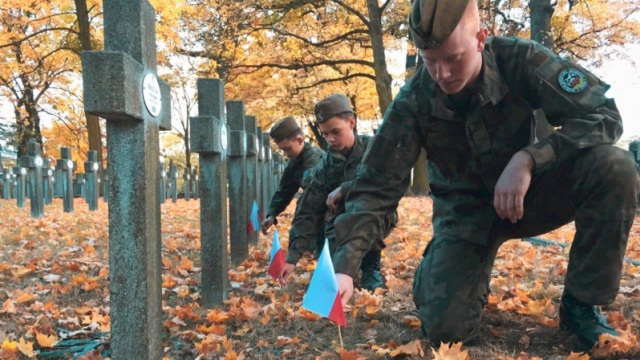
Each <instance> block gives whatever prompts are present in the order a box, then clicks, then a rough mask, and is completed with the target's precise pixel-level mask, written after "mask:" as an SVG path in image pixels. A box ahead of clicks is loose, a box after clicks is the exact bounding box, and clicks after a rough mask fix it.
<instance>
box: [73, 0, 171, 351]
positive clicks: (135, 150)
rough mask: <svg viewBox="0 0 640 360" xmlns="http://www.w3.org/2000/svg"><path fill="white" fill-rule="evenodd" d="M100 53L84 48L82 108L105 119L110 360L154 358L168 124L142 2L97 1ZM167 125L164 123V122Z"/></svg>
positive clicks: (158, 340) (150, 16) (149, 13)
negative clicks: (162, 161)
mask: <svg viewBox="0 0 640 360" xmlns="http://www.w3.org/2000/svg"><path fill="white" fill-rule="evenodd" d="M103 13H104V49H105V51H91V52H83V54H82V68H83V85H84V104H85V111H86V112H87V113H89V114H94V115H98V116H100V117H102V118H105V119H106V120H107V145H108V146H107V152H108V159H109V164H108V166H109V167H108V171H109V288H110V299H111V302H110V306H111V312H110V315H111V350H112V354H111V358H113V359H139V360H143V359H161V358H162V356H163V351H162V307H161V303H162V279H161V271H162V267H161V234H160V202H159V201H158V194H159V191H158V157H159V155H160V149H159V144H158V143H159V136H158V134H159V133H158V131H159V128H160V126H161V124H164V125H163V126H164V127H169V126H170V122H171V111H170V107H171V105H170V102H169V101H170V96H169V87H168V86H167V85H166V84H165V83H164V82H163V81H161V80H158V76H157V74H156V61H157V59H156V43H155V11H154V9H153V7H152V6H151V5H150V4H149V2H148V1H147V0H110V1H104V2H103ZM167 124H169V125H167Z"/></svg>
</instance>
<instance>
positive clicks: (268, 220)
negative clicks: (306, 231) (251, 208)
mask: <svg viewBox="0 0 640 360" xmlns="http://www.w3.org/2000/svg"><path fill="white" fill-rule="evenodd" d="M269 136H271V138H272V139H273V141H274V142H275V143H276V145H277V146H278V149H280V150H281V151H282V152H283V153H284V155H285V156H286V157H288V158H289V162H288V163H287V166H286V167H285V168H284V171H283V172H282V178H281V179H280V184H279V185H278V190H277V191H276V192H275V193H274V194H273V197H272V198H271V203H270V204H269V211H268V212H267V216H266V217H265V219H264V221H262V223H261V224H260V228H261V229H262V233H263V234H265V235H266V234H267V230H268V229H269V228H270V227H271V226H272V225H274V224H277V221H278V220H277V216H278V215H280V213H282V212H283V211H284V210H285V209H286V208H287V206H289V203H291V200H292V199H293V197H294V196H295V195H296V194H297V193H298V190H299V189H302V190H303V191H305V190H306V188H307V186H308V185H309V181H310V179H311V173H312V172H313V168H314V167H315V166H316V165H318V164H319V163H320V161H322V155H324V151H322V150H321V149H318V148H317V147H314V146H311V144H309V143H308V142H306V141H304V134H303V133H302V129H300V126H298V123H297V122H296V119H294V117H293V116H287V117H285V118H282V119H280V120H278V122H276V123H275V124H274V125H273V126H272V127H271V131H269ZM323 243H324V235H323V234H322V233H321V232H320V233H319V234H318V236H317V238H316V242H315V243H314V244H312V246H311V250H312V251H313V250H314V248H315V247H316V246H317V244H319V245H320V246H322V244H323Z"/></svg>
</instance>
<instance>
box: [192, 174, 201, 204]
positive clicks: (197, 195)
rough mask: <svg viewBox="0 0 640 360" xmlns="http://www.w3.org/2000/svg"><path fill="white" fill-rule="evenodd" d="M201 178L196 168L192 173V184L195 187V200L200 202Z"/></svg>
mask: <svg viewBox="0 0 640 360" xmlns="http://www.w3.org/2000/svg"><path fill="white" fill-rule="evenodd" d="M199 182H200V177H199V176H198V167H197V166H196V167H194V168H193V170H192V171H191V183H192V185H193V199H194V200H198V199H199V198H200V186H199V185H200V184H199Z"/></svg>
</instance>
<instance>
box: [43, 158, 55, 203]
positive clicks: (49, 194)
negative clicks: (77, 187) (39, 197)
mask: <svg viewBox="0 0 640 360" xmlns="http://www.w3.org/2000/svg"><path fill="white" fill-rule="evenodd" d="M42 184H43V188H42V191H43V196H44V204H45V205H51V203H52V202H53V170H51V160H49V159H44V160H43V161H42Z"/></svg>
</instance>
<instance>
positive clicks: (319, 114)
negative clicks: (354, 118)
mask: <svg viewBox="0 0 640 360" xmlns="http://www.w3.org/2000/svg"><path fill="white" fill-rule="evenodd" d="M313 112H314V113H315V114H316V119H317V121H318V123H323V122H325V121H327V120H329V119H330V118H331V117H333V116H336V115H338V114H342V113H346V112H351V113H353V108H352V107H351V101H349V98H347V97H346V96H344V95H342V94H333V95H331V96H329V97H328V98H325V99H322V100H320V101H319V102H318V103H317V104H316V107H315V108H314V109H313Z"/></svg>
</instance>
